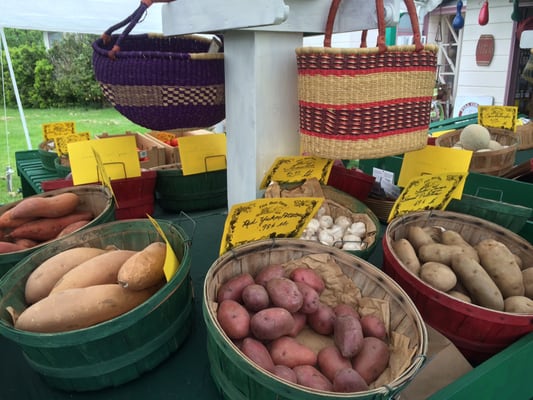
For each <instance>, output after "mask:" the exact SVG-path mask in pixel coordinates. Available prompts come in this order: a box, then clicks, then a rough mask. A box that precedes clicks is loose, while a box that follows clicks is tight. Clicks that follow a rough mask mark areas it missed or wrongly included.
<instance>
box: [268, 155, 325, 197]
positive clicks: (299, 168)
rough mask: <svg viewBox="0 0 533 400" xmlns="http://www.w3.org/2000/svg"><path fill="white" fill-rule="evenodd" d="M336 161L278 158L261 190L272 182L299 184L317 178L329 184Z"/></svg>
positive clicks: (300, 157) (310, 157)
mask: <svg viewBox="0 0 533 400" xmlns="http://www.w3.org/2000/svg"><path fill="white" fill-rule="evenodd" d="M333 163H334V160H329V159H325V158H320V157H312V156H294V157H278V158H276V160H275V161H274V163H273V164H272V166H271V167H270V169H269V170H268V172H267V173H266V174H265V177H264V178H263V181H262V182H261V185H260V189H266V187H267V186H268V185H269V184H270V182H278V183H298V182H302V181H305V180H307V179H311V178H316V179H318V180H319V181H320V183H322V184H324V185H325V184H327V182H328V179H329V174H330V173H331V167H332V166H333Z"/></svg>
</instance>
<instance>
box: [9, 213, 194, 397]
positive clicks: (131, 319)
mask: <svg viewBox="0 0 533 400" xmlns="http://www.w3.org/2000/svg"><path fill="white" fill-rule="evenodd" d="M158 223H159V226H160V227H161V229H162V231H163V232H164V234H165V236H166V237H167V239H168V242H169V243H170V245H171V247H172V249H173V251H174V253H175V254H176V257H177V258H178V260H179V262H180V264H179V269H178V271H177V272H176V274H175V275H174V276H173V277H172V278H171V279H170V281H168V282H167V283H166V284H165V285H164V286H163V287H162V288H161V289H159V291H157V292H156V293H155V294H154V295H152V297H150V298H149V299H148V300H146V301H145V302H144V303H142V304H141V305H139V306H137V307H136V308H134V309H133V310H130V311H129V312H127V313H125V314H122V315H120V316H119V317H116V318H113V319H111V320H109V321H106V322H102V323H100V324H97V325H94V326H92V327H89V328H85V329H79V330H74V331H69V332H61V333H49V334H44V333H33V332H28V331H21V330H17V329H15V328H14V327H13V324H12V322H11V317H10V315H9V314H8V312H7V311H6V307H8V306H12V307H13V308H14V309H15V310H17V311H21V310H22V309H24V308H25V307H26V304H25V301H24V287H25V282H26V279H27V277H28V276H29V274H30V273H31V272H32V271H33V270H34V269H35V268H36V267H37V266H38V265H40V264H41V263H42V262H43V261H44V260H46V259H48V258H49V257H50V256H51V255H54V254H57V253H59V252H61V251H63V250H66V249H69V248H72V247H78V246H94V247H100V248H104V247H106V246H108V245H113V246H117V247H119V248H123V249H129V250H141V249H143V248H144V247H146V246H147V245H148V244H150V243H152V242H154V241H161V240H162V239H161V237H160V236H159V234H158V232H157V231H156V229H155V228H154V226H153V225H152V223H151V222H150V220H148V219H131V220H125V221H115V222H110V223H107V224H104V225H101V226H98V227H94V228H90V229H87V230H84V231H81V232H78V233H76V234H74V235H71V236H69V237H66V238H65V239H60V240H58V241H56V242H55V243H52V244H49V245H48V246H46V247H44V248H42V249H40V250H39V251H36V252H34V253H33V254H31V255H30V256H28V257H27V258H25V259H24V260H22V261H21V262H20V263H18V264H17V265H16V266H15V268H13V269H12V270H11V271H10V272H9V273H8V274H6V275H5V276H4V277H3V278H2V280H0V312H1V315H0V316H1V318H0V334H2V335H3V336H5V337H6V338H8V339H9V340H12V341H13V342H15V343H16V344H17V345H18V346H19V347H20V348H21V349H22V351H23V352H24V355H25V358H26V360H27V361H28V363H29V364H30V366H31V367H32V368H33V369H34V370H35V371H36V372H37V373H39V374H40V375H41V377H42V378H43V379H44V381H45V382H46V383H47V384H49V385H50V386H52V387H55V388H58V389H62V390H67V391H89V390H98V389H102V388H105V387H112V386H118V385H121V384H124V383H126V382H128V381H131V380H133V379H136V378H138V377H139V376H140V375H141V374H143V373H145V372H147V371H149V370H152V369H153V368H155V367H156V366H157V365H159V364H160V363H161V362H162V361H163V360H165V359H167V358H168V357H169V356H170V355H171V354H172V353H173V352H174V351H176V350H177V349H178V348H179V347H180V346H181V345H182V343H183V342H184V341H185V339H186V338H187V336H188V335H189V333H190V330H191V328H192V322H193V295H192V282H191V279H190V263H191V258H190V257H191V255H190V240H189V239H188V238H187V236H186V234H185V233H184V232H183V230H182V229H181V228H180V227H179V226H176V225H173V224H172V223H170V222H167V221H158Z"/></svg>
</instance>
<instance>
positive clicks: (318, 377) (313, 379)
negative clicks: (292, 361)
mask: <svg viewBox="0 0 533 400" xmlns="http://www.w3.org/2000/svg"><path fill="white" fill-rule="evenodd" d="M293 371H294V372H295V373H296V379H297V382H298V384H299V385H302V386H305V387H308V388H311V389H316V390H325V391H328V392H331V391H332V390H333V384H332V383H331V382H330V380H329V379H328V378H326V377H325V376H324V374H323V373H322V372H320V371H319V370H318V369H316V368H315V367H313V366H312V365H298V366H296V367H294V368H293Z"/></svg>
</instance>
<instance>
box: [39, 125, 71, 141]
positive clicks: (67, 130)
mask: <svg viewBox="0 0 533 400" xmlns="http://www.w3.org/2000/svg"><path fill="white" fill-rule="evenodd" d="M42 130H43V137H44V140H51V139H53V138H55V137H58V136H66V135H72V134H74V133H76V124H75V123H74V122H51V123H48V124H43V125H42Z"/></svg>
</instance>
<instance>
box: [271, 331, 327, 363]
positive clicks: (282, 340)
mask: <svg viewBox="0 0 533 400" xmlns="http://www.w3.org/2000/svg"><path fill="white" fill-rule="evenodd" d="M269 351H270V356H271V357H272V361H274V364H276V365H286V366H287V367H289V368H294V367H296V366H297V365H315V364H316V361H317V355H316V353H315V352H314V351H313V350H311V349H310V348H309V347H307V346H305V345H303V344H301V343H299V342H298V341H297V340H296V339H294V338H292V337H290V336H281V337H279V338H277V339H276V340H273V341H272V342H271V343H270V345H269Z"/></svg>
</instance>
